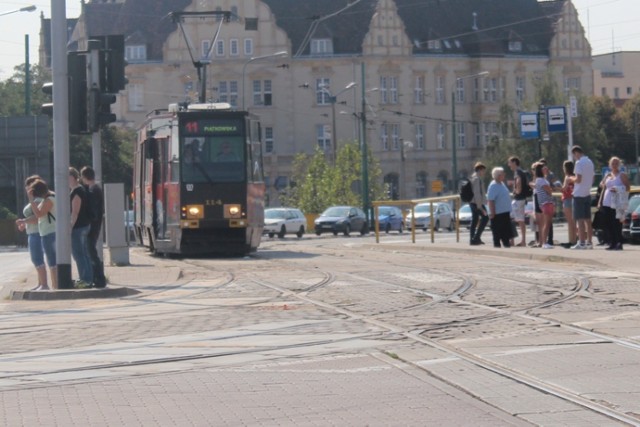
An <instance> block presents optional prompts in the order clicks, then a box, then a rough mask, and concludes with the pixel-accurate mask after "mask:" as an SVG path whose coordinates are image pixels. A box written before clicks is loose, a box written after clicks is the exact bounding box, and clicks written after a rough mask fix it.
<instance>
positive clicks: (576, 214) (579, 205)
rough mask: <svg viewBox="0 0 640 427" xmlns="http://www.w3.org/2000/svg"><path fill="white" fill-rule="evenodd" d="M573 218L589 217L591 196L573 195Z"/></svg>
mask: <svg viewBox="0 0 640 427" xmlns="http://www.w3.org/2000/svg"><path fill="white" fill-rule="evenodd" d="M573 219H575V220H576V221H577V220H579V219H591V196H586V197H576V196H574V197H573Z"/></svg>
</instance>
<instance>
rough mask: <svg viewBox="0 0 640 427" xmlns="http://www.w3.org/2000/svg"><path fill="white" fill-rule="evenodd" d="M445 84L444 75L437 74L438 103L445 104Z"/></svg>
mask: <svg viewBox="0 0 640 427" xmlns="http://www.w3.org/2000/svg"><path fill="white" fill-rule="evenodd" d="M444 85H445V82H444V76H436V104H444V103H445V101H446V98H445V94H444Z"/></svg>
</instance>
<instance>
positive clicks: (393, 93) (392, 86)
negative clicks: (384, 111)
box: [389, 77, 398, 104]
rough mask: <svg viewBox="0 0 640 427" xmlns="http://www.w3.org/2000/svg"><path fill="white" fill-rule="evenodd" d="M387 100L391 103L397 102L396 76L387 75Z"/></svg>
mask: <svg viewBox="0 0 640 427" xmlns="http://www.w3.org/2000/svg"><path fill="white" fill-rule="evenodd" d="M389 98H390V99H389V101H391V104H397V103H398V78H397V77H389Z"/></svg>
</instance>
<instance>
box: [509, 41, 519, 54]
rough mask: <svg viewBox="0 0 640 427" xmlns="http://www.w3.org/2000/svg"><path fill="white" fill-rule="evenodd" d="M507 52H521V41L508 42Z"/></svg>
mask: <svg viewBox="0 0 640 427" xmlns="http://www.w3.org/2000/svg"><path fill="white" fill-rule="evenodd" d="M509 52H522V42H521V41H510V42H509Z"/></svg>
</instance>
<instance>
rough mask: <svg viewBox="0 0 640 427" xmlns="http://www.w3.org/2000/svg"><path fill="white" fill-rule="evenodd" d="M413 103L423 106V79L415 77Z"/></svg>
mask: <svg viewBox="0 0 640 427" xmlns="http://www.w3.org/2000/svg"><path fill="white" fill-rule="evenodd" d="M413 102H415V103H416V104H424V77H423V76H416V86H415V88H414V89H413Z"/></svg>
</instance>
